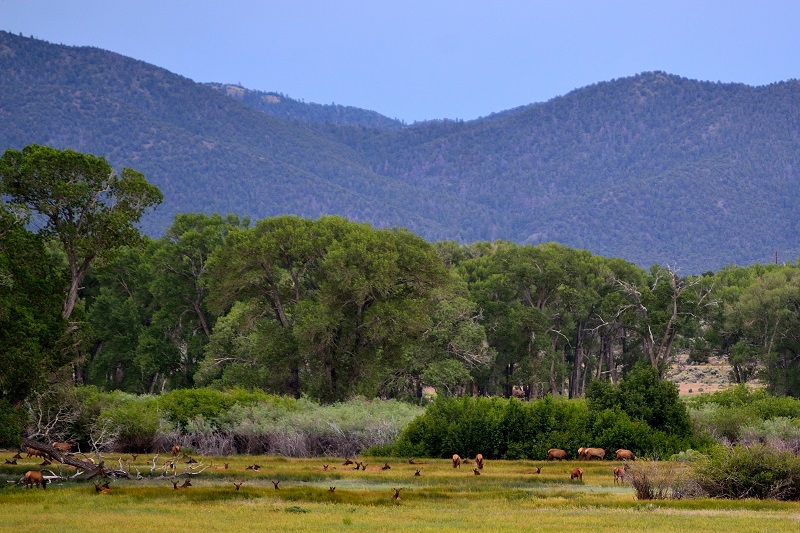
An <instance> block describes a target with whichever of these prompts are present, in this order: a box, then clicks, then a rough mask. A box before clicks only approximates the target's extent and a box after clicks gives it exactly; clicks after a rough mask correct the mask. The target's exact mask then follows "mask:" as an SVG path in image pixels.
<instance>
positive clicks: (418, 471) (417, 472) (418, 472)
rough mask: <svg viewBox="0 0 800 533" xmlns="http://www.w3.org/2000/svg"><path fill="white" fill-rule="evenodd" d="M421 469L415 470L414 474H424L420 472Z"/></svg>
mask: <svg viewBox="0 0 800 533" xmlns="http://www.w3.org/2000/svg"><path fill="white" fill-rule="evenodd" d="M420 470H421V469H417V471H416V472H414V475H415V476H421V475H422V474H420Z"/></svg>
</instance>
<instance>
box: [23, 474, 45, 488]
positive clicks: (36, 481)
mask: <svg viewBox="0 0 800 533" xmlns="http://www.w3.org/2000/svg"><path fill="white" fill-rule="evenodd" d="M23 479H24V481H25V486H26V487H27V488H29V489H32V488H33V486H34V485H36V486H37V487H42V489H46V488H47V480H46V479H45V477H44V475H42V473H41V472H39V471H38V470H28V471H27V472H25V477H24V478H23Z"/></svg>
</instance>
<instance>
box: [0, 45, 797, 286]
mask: <svg viewBox="0 0 800 533" xmlns="http://www.w3.org/2000/svg"><path fill="white" fill-rule="evenodd" d="M0 74H2V78H0V123H2V127H1V128H0V147H3V148H5V147H13V148H21V147H23V146H25V145H27V144H30V143H40V144H48V145H51V146H54V147H58V148H66V147H69V148H74V149H76V150H79V151H82V152H88V153H94V154H97V155H103V156H106V157H107V158H108V159H109V161H110V162H111V163H112V164H113V165H114V166H115V167H121V166H130V167H133V168H136V169H137V170H140V171H142V172H144V173H145V175H146V176H147V178H148V180H150V181H151V182H152V183H154V184H156V185H158V186H159V187H160V188H161V189H162V191H163V192H164V195H165V202H164V205H162V206H161V208H160V209H159V210H158V211H157V213H156V215H154V216H151V217H150V218H149V219H148V220H147V222H146V226H145V229H146V230H147V231H148V232H149V233H151V234H153V235H160V234H161V233H162V232H163V230H164V228H165V227H166V226H167V225H168V224H169V223H170V221H171V220H172V217H173V216H174V214H175V213H177V212H189V211H203V212H212V211H219V212H222V213H225V212H236V213H238V214H240V215H247V216H251V217H258V218H261V217H264V216H272V215H276V214H281V213H295V214H299V215H302V216H308V217H316V216H318V215H321V214H325V213H336V214H341V215H345V216H348V217H350V218H352V219H355V220H361V221H369V222H372V223H373V224H376V225H379V226H385V225H400V226H405V227H408V228H409V229H411V230H412V231H415V232H417V233H419V234H420V235H422V236H423V237H425V238H426V239H429V240H440V239H454V240H459V241H461V242H471V241H475V240H488V239H498V238H499V239H507V240H512V241H515V242H519V243H525V242H530V243H537V242H543V241H550V240H554V241H558V242H561V243H563V244H566V245H568V246H572V247H580V248H587V249H589V250H591V251H592V252H593V253H596V254H601V255H605V256H619V257H623V258H625V259H627V260H630V261H633V262H635V263H637V264H640V265H642V266H648V265H650V264H653V263H661V264H669V265H671V266H674V267H677V268H679V269H680V271H681V272H682V273H691V272H700V271H704V270H709V269H717V268H719V267H721V266H723V265H725V264H730V263H735V264H749V263H752V262H766V261H769V260H771V259H772V258H773V256H774V253H775V252H776V251H777V252H778V253H779V254H780V258H781V259H782V260H793V259H794V258H795V256H798V255H800V243H798V239H797V229H798V223H800V209H799V208H800V205H798V204H799V203H800V194H799V193H800V175H799V173H800V170H799V169H800V161H798V159H800V83H798V82H797V81H788V82H782V83H776V84H773V85H770V86H766V87H748V86H745V85H738V84H719V83H710V82H698V81H692V80H687V79H684V78H680V77H677V76H672V75H668V74H664V73H658V72H656V73H646V74H641V75H637V76H634V77H630V78H623V79H619V80H613V81H608V82H603V83H598V84H595V85H592V86H589V87H585V88H582V89H578V90H575V91H573V92H571V93H569V94H567V95H565V96H562V97H558V98H555V99H553V100H551V101H549V102H545V103H540V104H533V105H528V106H523V107H519V108H516V109H512V110H508V111H503V112H501V113H498V114H494V115H491V116H489V117H485V118H482V119H478V120H474V121H468V122H461V121H444V120H443V121H431V122H424V123H415V124H413V125H404V124H402V123H400V122H398V121H394V120H392V119H388V118H386V117H383V116H381V115H379V114H378V113H375V112H372V111H365V110H358V109H355V108H347V107H343V106H335V105H331V106H320V105H318V104H305V103H302V102H298V101H296V100H292V99H290V98H286V97H283V96H282V95H279V94H278V93H262V92H259V91H248V90H246V89H244V88H241V87H236V86H226V85H211V84H198V83H194V82H193V81H191V80H188V79H186V78H184V77H181V76H179V75H176V74H172V73H170V72H168V71H166V70H163V69H160V68H157V67H154V66H151V65H148V64H145V63H143V62H140V61H136V60H133V59H129V58H125V57H122V56H119V55H117V54H114V53H110V52H106V51H103V50H99V49H96V48H85V47H83V48H77V47H67V46H60V45H53V44H49V43H46V42H43V41H38V40H35V39H28V38H23V37H17V36H14V35H11V34H9V33H4V32H0ZM276 98H277V99H278V102H276V101H275V99H276Z"/></svg>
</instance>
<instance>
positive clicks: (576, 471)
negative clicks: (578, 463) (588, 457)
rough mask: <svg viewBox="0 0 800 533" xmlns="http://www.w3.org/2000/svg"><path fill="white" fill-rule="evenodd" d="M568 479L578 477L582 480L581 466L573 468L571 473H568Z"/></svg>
mask: <svg viewBox="0 0 800 533" xmlns="http://www.w3.org/2000/svg"><path fill="white" fill-rule="evenodd" d="M569 479H570V480H573V479H578V480H580V481H583V468H573V469H572V473H571V474H570V475H569Z"/></svg>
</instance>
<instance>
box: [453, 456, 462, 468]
mask: <svg viewBox="0 0 800 533" xmlns="http://www.w3.org/2000/svg"><path fill="white" fill-rule="evenodd" d="M460 466H461V457H459V455H458V454H457V453H456V454H453V468H458V467H460Z"/></svg>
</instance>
